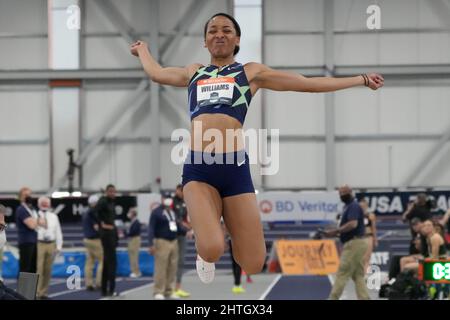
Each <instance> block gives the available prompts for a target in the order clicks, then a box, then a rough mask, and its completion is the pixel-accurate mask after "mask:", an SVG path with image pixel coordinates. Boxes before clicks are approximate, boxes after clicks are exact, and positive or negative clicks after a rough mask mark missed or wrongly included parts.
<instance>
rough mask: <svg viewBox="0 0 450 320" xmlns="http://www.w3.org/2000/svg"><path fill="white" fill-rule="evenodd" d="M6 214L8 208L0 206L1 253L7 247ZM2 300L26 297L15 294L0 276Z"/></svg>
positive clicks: (0, 259)
mask: <svg viewBox="0 0 450 320" xmlns="http://www.w3.org/2000/svg"><path fill="white" fill-rule="evenodd" d="M5 214H6V208H5V207H4V206H3V205H1V204H0V252H3V249H4V248H5V245H6V233H5V229H6V223H5ZM1 262H2V256H1V254H0V265H1ZM0 300H26V298H25V297H24V296H22V295H21V294H19V293H17V292H15V291H14V290H12V289H11V288H8V287H7V286H5V284H4V283H3V279H2V278H1V275H0Z"/></svg>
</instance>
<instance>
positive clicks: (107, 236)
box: [101, 230, 117, 295]
mask: <svg viewBox="0 0 450 320" xmlns="http://www.w3.org/2000/svg"><path fill="white" fill-rule="evenodd" d="M115 232H116V231H115V230H114V231H103V233H102V235H101V240H102V246H103V272H102V294H103V295H107V294H113V293H114V290H115V288H116V268H117V259H116V247H117V238H116V234H115Z"/></svg>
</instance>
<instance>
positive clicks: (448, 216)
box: [439, 209, 450, 246]
mask: <svg viewBox="0 0 450 320" xmlns="http://www.w3.org/2000/svg"><path fill="white" fill-rule="evenodd" d="M439 224H440V225H441V226H443V227H445V226H447V232H446V233H445V241H446V242H447V246H449V245H450V209H448V210H447V212H446V213H445V214H444V216H443V217H442V219H440V220H439Z"/></svg>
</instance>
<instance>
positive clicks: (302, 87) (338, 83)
mask: <svg viewBox="0 0 450 320" xmlns="http://www.w3.org/2000/svg"><path fill="white" fill-rule="evenodd" d="M252 69H253V70H255V72H254V78H253V79H252V82H254V83H255V85H256V87H257V88H263V89H271V90H276V91H302V92H330V91H336V90H341V89H347V88H351V87H356V86H360V85H364V84H365V83H366V81H368V83H367V86H368V87H369V88H371V89H372V90H376V89H378V88H380V87H382V86H383V84H384V79H383V77H382V76H381V75H379V74H377V73H369V74H367V80H365V79H364V77H363V76H362V75H359V76H355V77H344V78H333V77H312V78H307V77H304V76H302V75H300V74H295V73H291V72H286V71H279V70H274V69H271V68H269V67H267V66H265V65H263V64H257V63H255V64H254V65H253V66H252Z"/></svg>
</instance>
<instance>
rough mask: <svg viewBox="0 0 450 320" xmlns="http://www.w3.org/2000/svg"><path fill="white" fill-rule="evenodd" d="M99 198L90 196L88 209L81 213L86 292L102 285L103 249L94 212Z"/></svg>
mask: <svg viewBox="0 0 450 320" xmlns="http://www.w3.org/2000/svg"><path fill="white" fill-rule="evenodd" d="M98 199H99V197H98V196H97V195H91V196H90V197H89V199H88V204H89V209H88V210H86V211H85V212H84V213H83V216H82V223H83V236H84V239H83V242H84V246H85V248H86V264H85V265H84V280H85V284H86V290H88V291H94V290H98V289H100V287H101V285H102V272H103V247H102V242H101V241H100V235H99V233H98V229H99V227H98V225H99V223H98V217H97V214H96V212H95V206H96V205H97V202H98ZM96 263H97V271H96V277H95V285H94V280H93V278H94V267H95V264H96Z"/></svg>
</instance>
